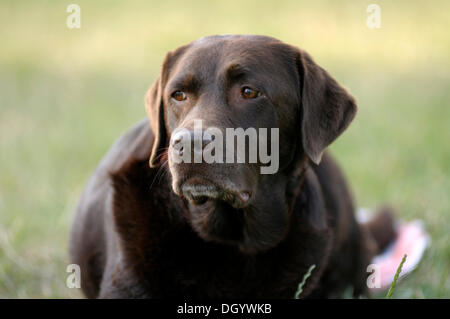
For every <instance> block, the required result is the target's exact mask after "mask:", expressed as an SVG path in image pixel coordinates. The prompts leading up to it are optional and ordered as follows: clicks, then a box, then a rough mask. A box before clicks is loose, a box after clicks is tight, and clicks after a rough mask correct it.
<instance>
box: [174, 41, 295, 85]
mask: <svg viewBox="0 0 450 319" xmlns="http://www.w3.org/2000/svg"><path fill="white" fill-rule="evenodd" d="M290 53H291V51H290V50H289V48H288V46H287V45H285V44H283V43H282V42H281V41H279V40H276V39H274V38H270V37H266V36H245V35H244V36H242V35H229V36H227V35H225V36H209V37H205V38H201V39H199V40H196V41H194V42H192V43H191V44H190V45H189V46H188V47H187V49H186V50H185V52H184V54H183V56H182V57H181V59H180V60H179V61H178V63H177V68H176V71H181V73H188V74H195V73H201V74H202V75H203V76H205V75H207V74H209V75H216V74H217V73H220V72H224V71H226V69H227V68H228V67H230V66H236V65H239V66H242V67H244V68H247V69H248V70H250V71H253V72H254V73H260V72H264V73H265V74H268V73H272V74H273V72H275V73H277V74H279V73H282V69H285V68H284V67H285V66H289V65H290V63H291V62H292V61H293V58H292V56H290ZM176 73H177V72H176Z"/></svg>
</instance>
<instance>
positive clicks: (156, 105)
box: [145, 44, 190, 167]
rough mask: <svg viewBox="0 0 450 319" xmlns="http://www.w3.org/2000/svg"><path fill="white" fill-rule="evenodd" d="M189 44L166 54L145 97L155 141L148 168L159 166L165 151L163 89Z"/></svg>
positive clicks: (166, 137) (166, 138)
mask: <svg viewBox="0 0 450 319" xmlns="http://www.w3.org/2000/svg"><path fill="white" fill-rule="evenodd" d="M189 46H190V44H187V45H184V46H181V47H179V48H178V49H176V50H174V51H172V52H169V53H167V55H166V58H165V59H164V63H163V65H162V68H161V74H160V75H159V77H158V79H157V80H156V81H155V83H153V85H152V86H151V88H150V89H149V90H148V92H147V94H146V96H145V109H146V110H147V114H148V117H149V119H150V126H151V128H152V131H153V134H154V135H155V140H154V143H153V147H152V152H151V154H150V160H149V164H150V167H156V166H159V165H160V164H161V160H162V157H163V156H162V155H163V153H164V152H165V151H166V149H167V143H168V133H167V128H166V115H165V108H164V97H163V93H164V87H165V85H166V82H167V77H168V76H169V73H170V70H171V69H172V68H173V66H174V65H175V63H176V61H178V59H179V57H180V56H181V55H182V54H183V53H184V52H185V51H186V49H187V48H188V47H189Z"/></svg>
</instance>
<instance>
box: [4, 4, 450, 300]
mask: <svg viewBox="0 0 450 319" xmlns="http://www.w3.org/2000/svg"><path fill="white" fill-rule="evenodd" d="M73 2H74V3H77V4H79V5H80V6H81V29H68V28H67V27H66V18H67V16H68V15H69V13H66V8H67V6H68V5H69V4H70V3H72V2H71V1H12V0H9V1H5V0H3V1H1V2H0V297H3V298H4V297H13V298H15V297H21V298H22V297H32V298H34V297H43V298H47V297H56V298H60V297H80V296H81V295H80V293H79V292H78V291H77V290H76V289H68V288H66V286H65V280H66V277H67V275H68V274H67V273H66V272H65V271H66V266H67V264H68V263H69V261H68V256H67V243H68V230H69V227H70V223H71V219H72V216H73V212H74V208H75V206H76V203H77V200H78V197H79V195H80V193H81V191H82V189H83V186H84V185H85V183H86V181H87V179H88V177H89V176H90V174H91V173H92V171H93V170H94V168H95V167H96V165H97V164H98V162H99V160H100V159H101V157H102V156H103V155H104V153H105V152H106V151H107V150H108V148H109V147H110V145H111V144H112V142H113V141H114V140H115V139H116V138H117V137H118V136H119V134H121V132H123V131H124V130H125V129H127V128H128V127H129V126H131V125H132V124H133V123H135V122H136V121H138V120H139V119H141V118H142V117H144V116H145V112H144V104H143V97H144V94H145V92H146V90H147V88H148V87H149V86H150V85H151V83H152V81H153V80H154V79H155V78H156V76H157V74H158V72H159V68H160V65H161V63H162V60H163V58H164V55H165V53H166V52H167V51H168V50H172V49H174V48H176V47H178V46H180V45H183V44H185V43H187V42H190V41H192V40H194V39H196V38H199V37H203V36H206V35H210V34H226V33H241V34H263V35H270V36H273V37H276V38H279V39H280V40H283V41H285V42H288V43H290V44H293V45H297V46H300V47H302V48H304V49H306V50H307V51H308V52H309V53H311V55H312V56H313V57H314V58H315V60H316V62H318V63H319V64H320V65H322V66H323V67H324V68H325V69H327V70H328V71H329V72H330V73H331V74H332V75H333V76H334V77H335V78H336V79H337V80H338V81H339V82H340V83H341V84H343V85H344V86H345V87H347V88H348V89H349V90H350V92H351V93H352V94H353V95H354V96H355V97H356V99H357V101H358V105H359V113H358V115H357V117H356V119H355V121H354V122H353V124H352V125H351V126H350V128H349V129H348V130H347V131H346V132H345V133H344V134H343V136H342V137H341V138H340V139H339V140H338V141H337V142H336V143H335V144H333V145H332V147H331V149H332V152H333V153H334V155H335V156H336V157H337V158H338V160H339V162H340V163H341V165H342V166H343V168H344V170H345V172H346V174H347V176H348V179H349V183H350V185H351V186H352V189H353V192H354V194H355V197H356V201H357V204H358V206H364V207H375V206H377V205H378V204H380V203H384V202H388V203H392V204H393V205H394V207H395V208H396V209H397V210H398V214H399V215H400V216H401V218H402V219H407V220H411V219H422V220H423V221H424V222H425V224H426V226H427V229H428V231H429V232H430V234H431V237H432V244H431V248H430V249H429V250H428V251H427V252H426V254H425V256H424V259H423V261H422V263H421V264H420V266H419V267H418V269H416V270H415V271H414V272H413V273H412V274H410V275H409V276H408V277H407V278H405V279H404V280H402V281H401V282H400V283H399V284H398V286H397V289H396V291H395V294H394V297H397V298H443V297H446V298H449V297H450V278H449V269H450V247H449V242H450V237H449V230H450V227H449V223H448V217H449V212H450V202H449V195H450V179H449V174H450V146H449V140H450V129H449V128H448V125H449V124H448V123H449V120H450V68H449V66H450V19H449V18H448V15H449V12H450V1H445V0H443V1H432V2H431V1H414V2H412V1H376V0H371V1H350V0H347V1H332V0H330V1H298V0H295V1H282V0H277V1H245V2H244V1H234V0H230V1H202V2H197V1H190V2H187V1H181V0H178V1H110V0H109V1H95V2H94V1H75V0H74V1H73ZM370 3H377V4H379V5H380V7H381V10H382V11H381V18H382V22H381V28H380V29H369V28H368V27H367V26H366V19H367V17H368V15H369V14H368V13H367V12H366V8H367V6H368V5H369V4H370Z"/></svg>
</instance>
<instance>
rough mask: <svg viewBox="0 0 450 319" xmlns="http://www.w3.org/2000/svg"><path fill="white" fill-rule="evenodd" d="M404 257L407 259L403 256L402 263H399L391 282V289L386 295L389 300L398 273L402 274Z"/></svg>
mask: <svg viewBox="0 0 450 319" xmlns="http://www.w3.org/2000/svg"><path fill="white" fill-rule="evenodd" d="M406 257H407V255H406V254H405V255H404V256H403V258H402V262H401V263H400V265H399V266H398V268H397V272H396V273H395V276H394V280H393V281H392V284H391V287H390V288H389V291H388V293H387V295H386V298H387V299H391V297H392V294H393V293H394V290H395V285H397V280H398V277H399V276H400V273H401V272H402V267H403V264H404V263H405V261H406Z"/></svg>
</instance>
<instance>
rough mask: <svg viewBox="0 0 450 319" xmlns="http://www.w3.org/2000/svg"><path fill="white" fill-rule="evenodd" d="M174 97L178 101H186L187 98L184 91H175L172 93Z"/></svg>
mask: <svg viewBox="0 0 450 319" xmlns="http://www.w3.org/2000/svg"><path fill="white" fill-rule="evenodd" d="M172 98H174V99H175V100H177V101H184V100H186V94H185V93H184V92H183V91H175V92H173V93H172Z"/></svg>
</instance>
